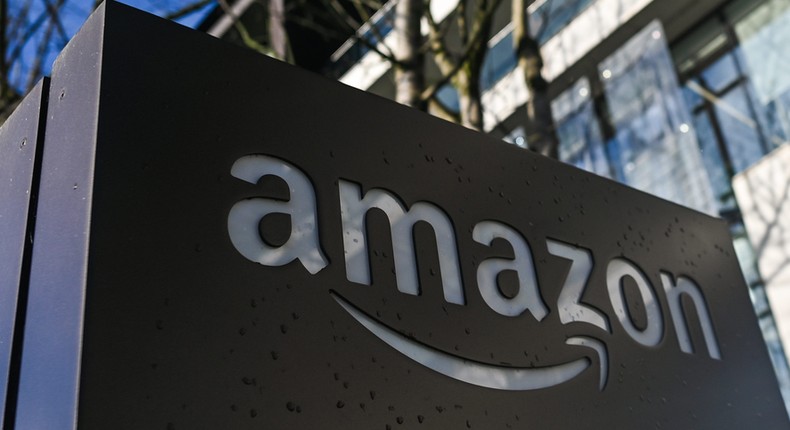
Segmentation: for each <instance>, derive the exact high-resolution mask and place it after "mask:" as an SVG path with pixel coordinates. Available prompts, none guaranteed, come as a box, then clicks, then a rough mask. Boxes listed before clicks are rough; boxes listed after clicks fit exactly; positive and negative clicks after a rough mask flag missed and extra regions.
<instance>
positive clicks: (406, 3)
mask: <svg viewBox="0 0 790 430" xmlns="http://www.w3.org/2000/svg"><path fill="white" fill-rule="evenodd" d="M424 9H425V4H424V0H400V1H399V2H398V4H397V5H395V25H394V28H393V31H394V33H395V35H396V38H397V41H396V46H395V58H396V60H397V62H396V64H395V101H397V102H398V103H402V104H405V105H407V106H412V107H416V108H419V109H424V103H423V102H422V99H421V97H420V96H421V94H422V90H423V88H424V87H425V74H424V67H423V66H424V64H425V56H424V54H423V52H422V50H421V46H422V41H423V37H422V32H421V31H420V20H421V19H422V16H423V11H424Z"/></svg>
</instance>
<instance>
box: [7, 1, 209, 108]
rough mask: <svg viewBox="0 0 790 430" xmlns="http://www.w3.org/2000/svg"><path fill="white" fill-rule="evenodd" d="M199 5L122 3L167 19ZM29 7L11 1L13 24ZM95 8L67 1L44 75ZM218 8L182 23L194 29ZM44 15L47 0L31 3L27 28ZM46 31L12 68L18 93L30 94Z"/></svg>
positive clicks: (35, 37)
mask: <svg viewBox="0 0 790 430" xmlns="http://www.w3.org/2000/svg"><path fill="white" fill-rule="evenodd" d="M196 1H197V0H122V1H121V3H126V4H128V5H130V6H134V7H136V8H138V9H142V10H145V11H147V12H151V13H153V14H155V15H159V16H164V15H167V14H168V13H169V12H172V11H176V10H179V9H181V8H182V7H184V6H186V5H189V4H191V3H194V2H196ZM47 2H49V3H55V1H53V0H47ZM26 3H27V2H26V1H25V0H11V1H10V2H9V5H8V9H9V18H10V20H11V22H14V21H17V20H18V18H19V16H20V14H21V12H20V11H21V9H22V8H23V7H24V5H25V4H26ZM93 4H94V0H65V1H64V4H63V8H62V10H61V14H60V17H61V23H62V30H63V31H62V33H61V32H57V35H56V37H54V38H53V39H52V43H50V44H49V46H47V51H46V55H45V57H44V60H43V63H42V66H43V72H44V74H49V69H50V68H51V66H52V63H53V62H54V60H55V58H56V57H57V54H58V53H59V52H60V51H61V50H62V49H63V46H64V45H65V43H66V42H67V41H68V39H70V38H71V37H72V36H73V35H74V34H75V33H76V32H77V30H79V28H80V27H81V26H82V24H83V23H84V22H85V20H86V19H87V18H88V15H90V13H91V11H92V9H93ZM215 4H216V2H212V3H211V4H209V5H208V6H206V7H204V8H203V9H201V10H199V11H197V12H195V13H192V14H190V15H188V16H185V17H183V18H182V19H179V20H178V22H179V23H181V24H183V25H186V26H189V27H193V28H194V27H195V26H197V25H198V24H199V23H200V22H201V21H202V19H203V18H204V17H205V16H206V14H207V13H208V12H209V11H211V9H212V8H213V7H214V5H215ZM44 11H45V0H31V1H30V10H29V13H27V14H26V15H25V16H26V17H27V19H26V24H28V25H29V24H30V23H31V22H33V21H35V19H36V18H37V17H38V16H40V15H41V14H42V13H44ZM44 28H45V27H44V26H42V27H41V28H39V30H38V31H37V32H36V33H35V34H34V35H33V37H32V38H31V39H30V40H29V41H28V43H26V44H25V45H24V46H22V47H20V55H19V58H18V60H17V61H15V62H13V64H11V70H10V79H9V80H10V82H11V84H12V85H13V86H14V87H15V88H16V89H17V91H18V92H22V93H24V92H26V90H27V87H28V86H29V84H30V82H29V75H30V70H31V68H32V67H33V64H34V63H35V57H36V56H37V52H36V51H37V46H38V45H39V41H41V40H43V38H44V31H45V30H44ZM3 29H4V31H9V32H10V31H11V30H12V29H11V28H10V27H9V28H6V27H5V26H3ZM9 39H10V40H9V42H10V46H9V49H8V52H6V53H5V55H6V58H7V59H9V56H10V55H11V51H12V50H13V49H14V47H15V45H14V44H13V41H14V38H13V37H11V36H9Z"/></svg>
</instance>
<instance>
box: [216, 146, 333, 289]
mask: <svg viewBox="0 0 790 430" xmlns="http://www.w3.org/2000/svg"><path fill="white" fill-rule="evenodd" d="M230 173H231V175H233V176H234V177H236V178H238V179H241V180H243V181H245V182H249V183H250V184H256V183H258V181H259V180H260V179H261V178H262V177H264V176H268V175H272V176H277V177H279V178H281V179H282V180H283V181H285V183H286V184H287V185H288V190H289V191H290V199H289V200H288V201H282V200H274V199H270V198H264V197H255V198H251V199H246V200H242V201H240V202H238V203H236V204H235V205H233V207H232V208H231V209H230V214H229V215H228V234H229V235H230V240H231V242H233V246H234V247H236V250H238V251H239V252H240V253H241V255H243V256H244V257H246V258H247V259H248V260H251V261H254V262H256V263H260V264H262V265H264V266H284V265H286V264H288V263H290V262H291V261H293V260H296V259H298V260H299V261H300V262H301V263H302V265H303V266H304V268H305V269H307V271H308V272H310V273H311V274H313V275H314V274H316V273H318V272H319V271H320V270H321V269H323V268H324V267H326V265H327V264H328V263H327V260H326V257H324V254H323V253H322V252H321V248H320V244H319V241H318V225H317V222H316V203H315V191H314V190H313V186H312V184H311V183H310V180H309V179H308V178H307V176H305V174H304V173H302V172H301V171H300V170H299V169H298V168H296V167H294V166H293V165H291V164H288V163H287V162H285V161H283V160H279V159H277V158H274V157H269V156H266V155H247V156H244V157H241V158H239V159H238V160H236V162H235V163H234V164H233V167H232V168H231V172H230ZM272 213H280V214H285V215H289V216H290V217H291V234H290V236H289V237H288V240H287V241H286V242H285V243H284V244H282V245H281V246H276V247H274V246H270V245H268V244H267V243H266V242H264V241H263V238H261V235H260V232H259V230H258V226H259V224H260V222H261V219H263V217H265V216H266V215H269V214H272Z"/></svg>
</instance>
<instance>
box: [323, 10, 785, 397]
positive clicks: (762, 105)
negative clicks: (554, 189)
mask: <svg viewBox="0 0 790 430" xmlns="http://www.w3.org/2000/svg"><path fill="white" fill-rule="evenodd" d="M456 1H457V0H445V1H438V0H434V1H433V2H432V3H431V12H432V15H433V17H434V19H436V20H443V19H447V18H448V16H450V15H451V14H452V11H453V10H454V7H455V4H456ZM393 5H394V2H393V1H391V2H389V3H387V4H385V5H384V7H382V8H381V9H380V10H378V12H377V13H375V14H374V15H373V16H372V18H371V19H370V20H369V21H368V22H367V23H366V24H365V25H364V26H362V27H361V28H360V29H359V31H358V36H359V37H361V38H366V37H368V36H370V35H372V34H374V33H375V34H376V36H377V38H378V37H382V38H383V41H381V43H388V42H391V41H392V38H393V37H394V35H393V34H391V29H392V20H393V17H394V7H393ZM509 7H510V5H509V2H503V5H502V6H501V8H502V11H500V12H501V13H498V15H497V17H496V18H495V20H494V21H495V24H494V31H493V32H492V37H491V38H490V40H489V41H488V45H489V49H488V53H487V58H486V60H485V64H484V74H483V78H482V82H481V87H482V88H483V90H484V92H483V97H482V99H483V107H484V131H485V132H486V133H489V134H491V135H493V136H496V137H499V138H502V139H504V140H506V141H508V142H511V143H513V144H515V145H519V146H525V138H524V118H525V117H526V114H525V103H526V102H527V100H528V98H529V97H530V96H529V92H528V90H527V88H526V86H525V84H524V80H523V75H522V74H521V73H520V72H519V71H518V70H516V58H515V55H514V51H513V48H512V46H513V40H512V37H513V36H512V25H511V23H510V22H509V16H508V15H509ZM528 10H529V15H530V27H531V31H533V35H534V37H535V38H536V39H537V40H538V42H539V43H540V45H541V50H542V55H543V59H544V63H545V67H544V76H545V77H546V78H547V80H549V81H550V89H549V92H550V94H551V95H552V99H553V101H552V112H553V116H554V122H555V125H556V130H557V134H558V137H559V140H560V147H559V156H560V159H561V161H563V162H566V163H569V164H572V165H575V166H577V167H579V168H582V169H585V170H588V171H590V172H594V173H596V174H598V175H601V176H604V177H607V178H610V179H613V180H615V181H618V182H621V183H624V184H627V185H629V186H632V187H634V188H637V189H640V190H643V191H645V192H648V193H651V194H654V195H657V196H659V197H662V198H665V199H668V200H670V201H673V202H675V203H678V204H680V205H684V206H687V207H691V208H694V209H697V210H699V211H702V212H704V213H707V214H710V215H713V216H717V217H721V218H723V219H725V220H727V221H728V222H729V225H730V230H731V233H732V236H733V240H734V245H735V249H736V251H737V253H738V257H739V261H740V263H741V271H742V273H743V275H744V277H745V278H746V281H747V283H748V285H749V286H750V292H751V296H752V299H753V303H754V308H755V312H756V313H757V315H758V318H759V320H760V323H761V327H762V329H763V334H764V337H765V340H766V344H767V346H768V350H769V352H770V355H771V357H772V360H773V362H774V366H775V370H776V373H777V377H778V379H779V381H780V386H781V388H782V392H783V394H784V396H785V399H786V400H790V373H789V372H788V366H787V359H786V357H785V354H784V352H783V347H782V342H781V340H780V336H779V334H778V332H777V329H776V324H775V322H774V316H773V314H772V312H771V307H770V306H769V302H768V299H767V297H766V293H765V285H764V284H765V282H764V280H763V279H764V278H763V276H762V274H761V273H760V271H759V269H758V264H757V260H756V257H755V255H756V254H755V250H754V246H753V242H754V239H753V238H752V241H751V242H750V237H749V236H748V235H747V231H746V227H745V226H744V221H743V219H744V217H743V215H742V211H741V208H740V207H739V204H738V199H736V195H735V193H734V191H733V185H732V179H733V177H735V176H736V175H737V174H739V173H740V172H743V171H744V170H746V169H747V168H748V167H749V166H751V165H752V164H754V163H756V162H758V161H759V160H760V159H761V158H763V157H764V156H766V155H767V154H769V153H770V152H771V151H773V150H774V149H776V148H778V147H780V146H781V145H783V144H785V143H786V142H787V141H788V140H789V139H790V0H758V1H755V0H729V1H725V0H701V1H688V0H663V1H657V0H536V1H534V2H532V3H531V4H530V6H529V9H528ZM357 40H358V38H357V39H349V40H348V41H347V42H346V43H345V44H343V45H342V46H341V47H340V48H339V49H338V50H337V51H336V52H335V53H334V54H333V55H332V57H331V58H330V61H329V64H328V65H327V67H325V69H324V71H325V73H326V74H327V75H328V76H331V77H333V78H337V79H339V80H340V81H341V82H344V83H346V84H348V85H351V86H354V87H357V88H360V89H363V90H366V91H370V92H373V93H376V94H379V95H382V96H384V97H390V98H393V97H394V85H393V71H392V67H391V64H390V63H389V62H388V61H386V60H384V59H382V58H381V57H379V56H378V55H377V54H376V53H375V52H373V51H372V50H370V49H369V47H367V46H366V45H365V44H363V43H359V42H358V41H357ZM369 40H376V39H374V38H369ZM440 96H441V98H442V101H443V102H444V104H446V105H448V106H451V107H452V106H457V104H458V101H457V99H458V97H457V94H455V92H454V90H453V89H452V87H450V86H446V87H445V88H443V89H442V90H441V92H440ZM788 404H790V403H788Z"/></svg>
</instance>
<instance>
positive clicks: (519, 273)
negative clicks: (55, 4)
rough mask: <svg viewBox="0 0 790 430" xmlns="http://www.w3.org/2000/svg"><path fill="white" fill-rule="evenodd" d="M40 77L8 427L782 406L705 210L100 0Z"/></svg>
mask: <svg viewBox="0 0 790 430" xmlns="http://www.w3.org/2000/svg"><path fill="white" fill-rule="evenodd" d="M52 93H53V97H52V102H51V104H50V108H49V109H50V111H51V115H50V120H49V121H48V129H47V149H46V151H45V156H44V169H45V171H46V172H52V174H51V175H50V176H47V175H45V177H44V178H45V179H44V180H43V182H42V185H41V186H42V195H41V202H40V206H39V214H40V215H39V224H38V226H37V232H38V231H39V230H40V231H42V232H43V233H42V234H43V236H42V237H43V238H44V239H42V241H41V242H38V243H37V244H36V246H35V250H34V261H33V266H34V267H33V275H32V281H31V282H32V283H31V298H30V301H31V306H30V311H29V321H28V328H27V333H26V343H25V356H24V362H23V366H22V379H21V381H22V386H21V389H20V397H19V399H20V400H19V407H18V415H17V426H18V428H36V426H39V427H41V426H43V427H46V428H72V427H73V425H74V424H73V423H76V426H77V427H78V428H84V429H106V428H134V429H138V428H163V429H180V428H190V429H191V428H234V429H245V428H273V429H275V428H276V429H295V428H305V429H307V428H336V429H341V428H342V429H346V428H381V429H385V428H393V429H394V428H431V429H458V428H482V429H493V428H524V429H526V428H541V429H566V428H582V429H583V428H589V429H596V428H654V427H655V428H743V427H746V426H749V425H754V426H757V427H759V428H778V427H781V426H785V425H786V424H787V416H786V413H785V411H784V405H783V403H782V401H781V398H780V396H779V392H778V389H777V384H776V382H775V379H774V376H773V373H772V370H771V365H770V363H769V360H768V357H767V353H766V349H765V346H764V344H763V341H762V338H761V336H760V331H759V329H758V326H757V321H756V318H755V316H754V313H753V310H752V308H751V305H750V302H749V297H748V294H747V288H746V286H745V285H744V282H743V280H742V275H741V273H740V272H739V269H738V264H737V261H736V260H735V255H734V252H733V250H732V245H731V242H730V238H729V235H728V233H727V228H726V225H725V224H724V222H722V221H720V220H716V219H713V218H710V217H707V216H705V215H702V214H699V213H696V212H693V211H690V210H688V209H685V208H681V207H678V206H676V205H673V204H671V203H667V202H665V201H662V200H660V199H657V198H654V197H651V196H648V195H646V194H643V193H640V192H638V191H634V190H631V189H628V188H626V187H624V186H621V185H619V184H616V183H613V182H611V181H608V180H605V179H601V178H599V177H595V176H593V175H590V174H588V173H585V172H582V171H579V170H577V169H574V168H572V167H569V166H565V165H562V164H560V163H557V162H554V161H551V160H547V159H544V158H541V157H539V156H536V155H534V154H531V153H528V152H525V151H522V150H520V149H518V148H516V147H513V146H509V145H506V144H504V143H501V142H498V141H495V140H494V139H490V138H488V137H486V136H483V135H480V134H477V133H474V132H471V131H468V130H466V129H463V128H461V127H457V126H455V125H451V124H449V123H446V122H443V121H441V120H437V119H435V118H431V117H429V116H427V115H424V114H422V113H419V112H415V111H412V110H410V109H407V108H404V107H402V106H399V105H396V104H394V103H392V102H389V101H386V100H383V99H379V98H377V97H375V96H371V95H368V94H365V93H362V92H359V91H356V90H354V89H350V88H348V87H345V86H343V85H341V84H338V83H334V82H329V81H326V80H324V79H321V78H318V77H315V76H312V75H310V74H309V73H306V72H303V71H300V70H298V69H295V68H293V67H290V66H288V65H285V64H281V63H279V62H276V61H273V60H270V59H267V58H265V57H262V56H259V55H256V54H253V53H251V52H247V51H244V50H241V49H240V48H236V47H233V46H228V45H226V44H224V43H223V42H221V41H218V40H215V39H212V38H210V37H208V36H205V35H202V34H199V33H196V32H193V31H190V30H188V29H185V28H182V27H179V26H177V25H174V24H171V23H168V22H166V21H163V20H159V19H157V18H154V17H151V16H148V15H145V14H143V13H141V12H138V11H135V10H132V9H129V8H127V7H125V6H122V5H119V4H115V3H109V4H106V5H105V6H104V7H103V8H102V9H100V11H99V12H98V13H97V14H96V15H94V16H93V17H92V18H91V19H90V21H89V22H88V24H87V25H86V27H85V29H83V30H82V31H81V32H80V34H79V35H78V36H77V37H76V39H75V40H74V41H72V43H71V44H70V45H69V47H67V48H66V50H65V52H64V54H63V55H62V56H61V58H60V59H59V60H58V63H57V64H56V67H55V71H54V72H53V77H52ZM74 124H80V125H82V126H80V127H75V126H74ZM52 147H55V148H57V149H53V150H52V151H50V148H52ZM67 153H72V154H79V156H71V157H69V156H67ZM64 243H67V244H68V246H65V245H64ZM54 261H56V262H57V263H56V264H54V265H53V264H52V262H54ZM53 297H54V298H53ZM53 315H57V318H55V317H54V316H53ZM28 352H29V353H28ZM53 357H58V360H57V362H56V363H53V360H52V358H53Z"/></svg>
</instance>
